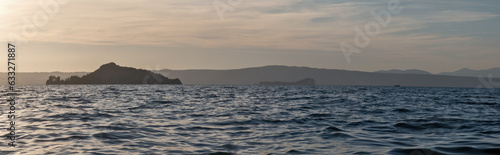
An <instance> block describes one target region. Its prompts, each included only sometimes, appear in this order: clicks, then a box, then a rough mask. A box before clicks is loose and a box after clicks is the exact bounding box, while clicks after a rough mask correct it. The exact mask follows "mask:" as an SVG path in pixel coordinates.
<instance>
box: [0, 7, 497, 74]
mask: <svg viewBox="0 0 500 155" xmlns="http://www.w3.org/2000/svg"><path fill="white" fill-rule="evenodd" d="M217 1H218V2H221V3H224V4H226V3H227V2H226V0H217ZM0 2H1V3H0V19H2V21H4V23H3V24H2V25H1V26H0V34H2V35H0V43H2V44H4V46H5V45H6V43H7V42H8V41H9V40H11V39H12V34H14V35H17V36H21V37H22V38H24V40H22V41H21V42H22V44H20V45H17V46H18V53H17V54H18V62H17V63H18V67H19V70H18V71H19V72H52V71H61V72H80V71H83V72H91V71H94V70H95V69H97V68H98V67H99V66H100V65H102V64H105V63H109V62H115V63H117V64H119V65H122V66H129V67H136V68H143V69H151V70H156V69H174V70H183V69H239V68H248V67H259V66H267V65H286V66H306V67H312V68H327V69H345V70H354V71H368V72H373V71H378V70H389V69H403V70H406V69H420V70H425V71H429V72H431V73H440V72H451V71H456V70H459V69H462V68H470V69H475V70H482V69H490V68H494V67H500V63H499V61H498V60H500V54H499V53H498V49H500V44H498V41H499V40H500V31H499V30H498V28H499V27H500V2H499V1H495V0H480V1H465V0H456V1H444V0H437V1H436V0H423V1H409V0H401V1H400V2H401V3H400V6H401V8H400V9H401V12H400V13H397V14H392V15H391V20H390V22H388V24H387V26H386V27H383V26H382V27H380V33H379V34H378V35H376V36H373V37H370V43H369V44H368V45H367V46H366V47H364V48H360V50H361V51H360V52H359V53H355V54H352V55H351V57H350V59H351V60H352V61H351V62H350V63H349V62H348V61H347V60H346V57H345V55H344V53H343V52H342V50H341V48H340V46H339V45H340V44H341V43H342V42H345V43H348V44H351V45H354V44H355V43H354V38H355V37H356V35H357V33H356V32H355V29H356V27H359V28H360V29H362V30H363V31H365V26H366V25H367V23H370V22H374V21H377V20H376V19H375V18H374V16H373V15H372V13H371V11H372V10H373V11H375V12H379V11H381V10H387V9H388V6H387V5H388V2H390V1H389V0H376V1H368V0H360V1H348V0H332V1H317V0H309V1H307V0H277V1H250V0H242V1H241V2H242V3H241V4H233V6H231V8H232V11H226V12H225V13H224V14H223V17H224V20H221V18H220V17H219V16H218V13H217V11H216V9H215V8H214V5H213V2H216V1H215V0H214V1H201V0H185V1H173V0H166V1H162V0H148V1H145V0H131V1H127V2H123V1H118V0H110V1H97V0H87V1H82V0H60V1H58V2H56V1H55V0H40V1H36V3H33V1H29V0H0ZM39 3H41V4H39ZM54 4H55V5H54ZM44 6H49V7H44ZM47 8H48V11H49V13H47ZM50 11H52V13H50ZM44 15H45V16H44ZM45 17H46V18H45ZM35 20H38V21H35ZM30 24H31V26H32V27H35V30H34V31H29V32H27V31H25V30H26V28H27V27H29V25H30ZM27 25H28V26H27ZM14 38H15V37H14ZM18 39H19V37H18ZM0 63H5V64H6V60H4V59H1V60H0Z"/></svg>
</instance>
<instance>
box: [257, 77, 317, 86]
mask: <svg viewBox="0 0 500 155" xmlns="http://www.w3.org/2000/svg"><path fill="white" fill-rule="evenodd" d="M315 84H316V82H315V81H314V79H311V78H305V79H302V80H299V81H295V82H281V81H263V82H260V83H259V85H300V86H314V85H315Z"/></svg>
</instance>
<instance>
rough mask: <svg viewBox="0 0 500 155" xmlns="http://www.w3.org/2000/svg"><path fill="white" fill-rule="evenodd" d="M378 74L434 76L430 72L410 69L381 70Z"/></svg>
mask: <svg viewBox="0 0 500 155" xmlns="http://www.w3.org/2000/svg"><path fill="white" fill-rule="evenodd" d="M376 73H394V74H432V73H430V72H427V71H424V70H418V69H408V70H400V69H392V70H380V71H376Z"/></svg>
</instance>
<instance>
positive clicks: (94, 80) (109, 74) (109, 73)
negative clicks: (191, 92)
mask: <svg viewBox="0 0 500 155" xmlns="http://www.w3.org/2000/svg"><path fill="white" fill-rule="evenodd" d="M45 84H47V85H57V84H182V83H181V81H180V80H179V79H169V78H166V77H164V76H163V75H161V74H157V73H153V72H151V71H147V70H143V69H135V68H131V67H121V66H118V65H116V64H115V63H113V62H111V63H108V64H104V65H102V66H101V67H100V68H99V69H97V70H96V71H94V72H92V73H89V74H87V75H83V76H82V77H79V76H71V77H69V78H66V79H64V80H63V79H61V78H60V77H59V76H58V77H56V76H50V77H49V79H48V80H47V81H46V83H45Z"/></svg>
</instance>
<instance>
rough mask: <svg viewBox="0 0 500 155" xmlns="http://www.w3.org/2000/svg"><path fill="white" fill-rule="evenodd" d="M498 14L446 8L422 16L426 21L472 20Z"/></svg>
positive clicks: (488, 17) (493, 16)
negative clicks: (424, 16)
mask: <svg viewBox="0 0 500 155" xmlns="http://www.w3.org/2000/svg"><path fill="white" fill-rule="evenodd" d="M498 16H499V15H498V14H493V13H488V12H472V11H456V10H447V11H441V12H438V13H436V14H434V15H432V16H430V17H427V18H424V19H425V20H426V21H428V22H472V21H480V20H485V19H492V18H496V17H498Z"/></svg>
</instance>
